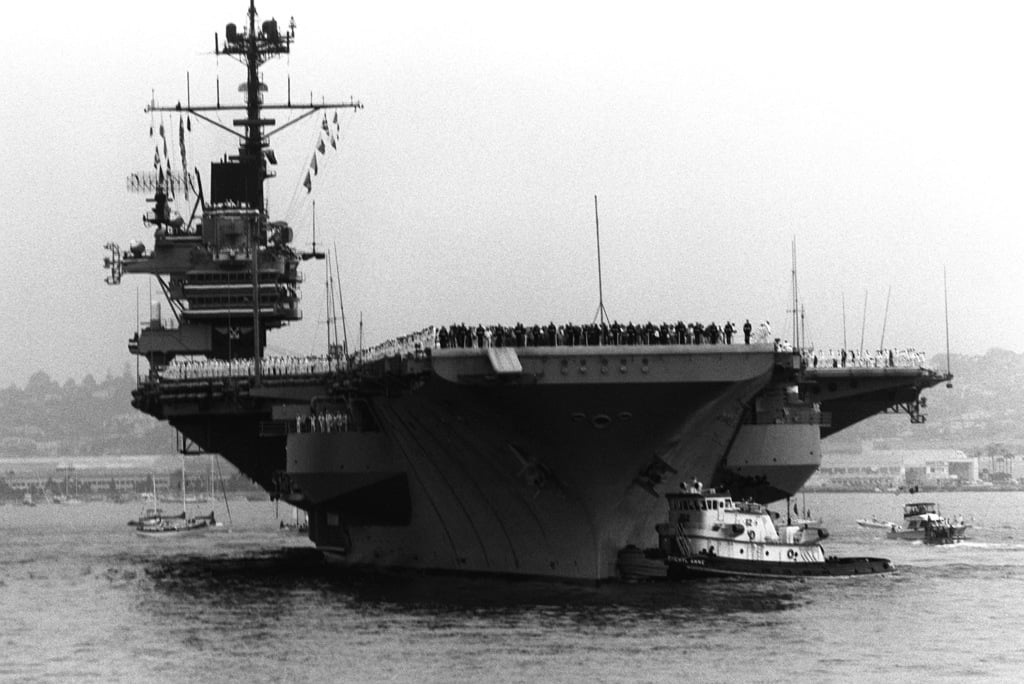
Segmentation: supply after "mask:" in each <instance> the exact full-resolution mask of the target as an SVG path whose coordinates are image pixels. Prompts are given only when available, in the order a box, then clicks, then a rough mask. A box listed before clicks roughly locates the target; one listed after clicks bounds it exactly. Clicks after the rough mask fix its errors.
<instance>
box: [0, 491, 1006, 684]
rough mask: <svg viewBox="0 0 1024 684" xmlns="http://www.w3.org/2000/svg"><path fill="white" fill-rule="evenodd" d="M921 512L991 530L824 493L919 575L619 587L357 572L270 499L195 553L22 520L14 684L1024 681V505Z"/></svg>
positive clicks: (10, 560)
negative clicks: (280, 522)
mask: <svg viewBox="0 0 1024 684" xmlns="http://www.w3.org/2000/svg"><path fill="white" fill-rule="evenodd" d="M913 498H914V499H915V500H935V501H938V502H939V504H940V505H941V507H942V510H943V512H945V513H947V514H950V513H952V514H956V513H963V514H964V516H965V517H966V518H967V519H968V521H971V519H972V518H973V522H974V525H975V527H974V528H972V530H971V531H970V536H971V539H970V540H969V541H967V542H964V543H962V544H958V545H955V546H939V547H936V546H925V545H922V544H919V543H909V542H899V541H890V540H886V539H885V536H884V530H872V529H862V528H860V527H858V526H857V525H856V524H855V520H856V519H857V518H862V517H870V516H871V515H872V514H874V515H877V516H878V517H879V518H885V519H897V518H898V516H899V515H900V510H901V506H902V503H904V502H906V501H909V500H910V499H908V498H907V495H901V496H895V495H893V494H817V495H808V497H807V506H808V507H809V508H810V509H811V511H812V512H813V513H814V515H815V516H824V517H825V521H826V525H827V526H828V527H829V529H830V531H831V532H832V536H831V537H830V538H829V539H828V540H827V541H826V551H827V552H828V553H830V554H834V555H872V556H884V557H888V558H892V559H893V560H894V561H895V562H896V564H897V566H898V567H899V573H898V574H896V575H891V576H884V577H868V578H863V577H862V578H820V579H808V580H804V581H781V580H767V581H738V580H705V581H692V582H688V583H681V584H667V585H666V584H662V585H603V586H599V587H591V586H586V587H581V586H572V585H562V584H551V583H542V582H526V581H521V582H514V581H496V580H484V579H465V578H461V579H456V578H439V577H422V576H420V577H400V576H388V577H367V576H348V575H339V574H337V573H336V572H333V571H331V570H330V569H329V568H326V567H325V566H323V565H322V563H321V562H320V561H319V557H318V555H317V554H316V553H315V552H314V551H312V550H311V548H310V544H309V542H308V540H305V539H304V538H302V537H301V536H300V535H294V534H289V533H282V532H280V531H279V530H278V529H277V521H276V519H275V518H274V508H273V504H270V503H263V502H260V503H254V502H238V503H233V504H232V508H231V512H232V515H233V518H234V525H233V528H232V531H231V532H227V533H211V534H208V535H206V536H201V537H190V538H174V539H147V538H142V537H139V536H137V535H136V534H134V532H133V531H132V530H131V529H130V528H128V527H127V526H126V525H125V523H126V521H127V520H129V519H130V518H132V517H134V516H135V515H136V514H137V513H138V511H139V506H137V505H128V504H125V505H116V504H100V503H92V504H83V505H80V506H38V507H35V508H28V507H21V506H4V507H0V679H3V680H17V681H33V680H37V681H38V680H42V681H57V680H67V679H74V680H76V681H89V680H100V681H109V680H149V681H229V680H232V681H268V680H275V681H277V680H285V679H291V680H298V681H310V680H312V681H325V680H331V681H351V682H372V681H401V682H420V681H446V682H448V681H474V682H477V681H545V682H547V681H554V682H560V681H565V682H583V681H587V682H589V681H679V680H691V679H693V680H699V681H724V680H731V679H735V678H743V679H745V680H752V681H768V680H771V681H778V680H783V679H784V680H791V681H808V680H815V681H822V680H824V681H835V680H849V679H853V678H857V679H859V680H868V681H881V680H890V681H892V680H896V681H903V680H909V679H911V678H920V677H921V676H922V675H924V676H926V677H927V678H928V679H929V680H931V681H934V680H948V681H954V680H956V681H960V680H963V679H965V678H969V679H984V680H1008V681H1009V680H1017V679H1018V678H1019V673H1020V672H1022V671H1024V650H1022V649H1020V644H1021V642H1022V637H1021V636H1020V633H1021V625H1022V624H1024V519H1022V516H1021V512H1022V506H1021V504H1022V502H1024V493H1016V492H994V493H965V494H933V495H915V496H914V497H913ZM218 517H219V518H220V517H223V516H221V515H220V511H218Z"/></svg>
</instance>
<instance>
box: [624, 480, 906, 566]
mask: <svg viewBox="0 0 1024 684" xmlns="http://www.w3.org/2000/svg"><path fill="white" fill-rule="evenodd" d="M666 498H667V499H668V507H669V519H668V522H665V523H661V524H659V525H658V526H657V531H658V539H659V546H658V548H657V549H650V550H647V551H642V550H640V549H638V548H636V547H628V548H626V549H624V550H623V551H622V552H620V554H619V570H620V573H621V575H622V577H623V578H624V579H654V578H669V579H675V578H681V577H686V576H723V575H724V576H742V577H803V576H815V575H871V574H878V573H886V572H892V571H894V570H895V569H896V568H895V566H894V565H893V564H892V562H891V561H889V560H888V559H885V558H862V557H849V558H837V557H835V556H826V555H825V550H824V549H823V548H822V546H821V544H820V543H819V541H820V540H821V539H824V538H825V537H827V536H828V532H826V531H825V530H824V529H821V528H817V529H815V528H808V527H807V526H805V525H792V524H785V525H778V526H776V523H775V521H774V520H773V518H772V514H771V513H770V512H769V511H768V509H767V508H765V507H764V506H762V505H761V504H757V503H753V502H746V501H733V499H732V497H731V496H730V495H729V494H728V493H725V492H716V491H715V490H714V489H708V490H705V489H701V488H699V487H697V488H691V489H690V490H689V491H686V492H683V493H679V494H668V495H667V497H666ZM812 531H813V534H812Z"/></svg>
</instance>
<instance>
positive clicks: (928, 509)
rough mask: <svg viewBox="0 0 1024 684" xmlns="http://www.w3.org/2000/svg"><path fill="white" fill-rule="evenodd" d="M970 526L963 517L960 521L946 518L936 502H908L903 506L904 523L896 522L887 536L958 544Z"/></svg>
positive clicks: (932, 542)
mask: <svg viewBox="0 0 1024 684" xmlns="http://www.w3.org/2000/svg"><path fill="white" fill-rule="evenodd" d="M968 527H970V525H965V524H964V522H963V518H962V517H961V518H960V520H958V521H953V520H951V519H946V518H944V517H943V516H942V514H940V513H939V505H938V504H936V503H931V502H920V503H908V504H904V506H903V524H902V525H895V524H894V525H893V526H892V528H891V529H890V530H889V533H888V534H887V535H886V536H887V537H888V538H889V539H903V540H909V541H922V542H924V543H925V544H956V543H957V542H960V541H963V540H964V539H966V538H967V528H968Z"/></svg>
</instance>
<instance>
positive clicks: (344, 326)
mask: <svg viewBox="0 0 1024 684" xmlns="http://www.w3.org/2000/svg"><path fill="white" fill-rule="evenodd" d="M338 261H339V260H338V243H334V272H335V275H336V276H337V280H338V306H339V307H340V308H341V332H342V334H343V335H344V338H343V344H344V345H345V346H344V353H345V357H346V358H347V357H348V324H347V323H346V322H345V299H344V297H342V294H341V267H340V266H339V265H338Z"/></svg>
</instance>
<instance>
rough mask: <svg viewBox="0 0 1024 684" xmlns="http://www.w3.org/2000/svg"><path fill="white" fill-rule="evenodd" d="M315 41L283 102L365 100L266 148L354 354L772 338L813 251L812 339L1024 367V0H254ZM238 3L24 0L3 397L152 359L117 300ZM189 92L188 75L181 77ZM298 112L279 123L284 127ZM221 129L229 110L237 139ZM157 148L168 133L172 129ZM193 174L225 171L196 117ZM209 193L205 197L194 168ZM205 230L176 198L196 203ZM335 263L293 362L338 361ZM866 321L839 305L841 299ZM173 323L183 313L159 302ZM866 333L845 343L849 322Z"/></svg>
mask: <svg viewBox="0 0 1024 684" xmlns="http://www.w3.org/2000/svg"><path fill="white" fill-rule="evenodd" d="M257 10H258V11H259V13H260V18H261V20H265V19H269V18H271V17H274V18H276V19H277V20H278V21H279V23H280V24H281V25H282V27H283V26H285V25H286V24H287V21H288V18H289V17H294V18H295V22H296V41H295V44H294V45H293V50H292V54H291V55H290V56H288V57H287V58H282V59H278V60H274V61H272V62H270V63H269V64H267V65H266V66H265V67H264V70H263V74H264V80H265V82H266V83H267V85H268V87H269V92H268V94H267V98H266V99H267V101H268V102H269V101H282V100H284V99H285V98H286V97H287V89H288V85H287V84H288V79H289V78H290V82H291V92H292V97H293V100H296V101H297V100H301V99H307V100H308V99H309V98H310V97H314V98H315V99H317V100H328V101H348V100H349V99H350V98H355V99H357V100H359V101H360V102H361V103H362V104H363V105H364V108H363V109H361V110H359V111H355V112H353V111H351V110H342V112H341V113H340V122H341V138H340V143H339V146H338V150H337V151H334V150H331V151H330V152H329V153H328V154H326V155H324V156H323V158H322V161H321V163H320V168H319V173H318V174H317V176H316V177H315V179H314V183H313V191H312V192H311V193H309V194H307V193H306V192H305V190H304V189H303V188H302V187H301V183H302V179H303V177H304V175H305V172H306V170H307V166H308V164H309V160H310V157H311V153H312V150H313V146H314V144H315V142H316V140H317V136H318V134H319V128H318V122H317V120H316V119H315V118H314V119H312V120H309V121H306V122H302V123H299V124H296V125H295V126H293V127H291V128H290V129H288V130H287V131H285V132H282V133H281V134H280V135H279V136H275V138H274V139H272V141H271V142H272V147H273V148H274V150H275V152H276V153H277V157H278V159H279V160H280V162H281V163H280V165H279V167H278V176H277V177H276V178H275V179H273V180H271V181H270V182H269V184H268V197H269V203H270V212H271V216H272V218H274V219H278V220H280V219H283V220H287V221H288V222H289V223H290V224H291V225H292V226H293V228H294V229H295V234H296V245H297V246H298V247H300V248H302V247H305V246H307V245H308V244H309V242H310V241H311V239H312V217H313V210H312V205H313V201H314V200H315V202H316V223H317V240H318V243H319V244H326V246H327V247H328V249H330V250H332V251H333V252H336V253H337V255H338V259H339V269H338V271H339V274H340V285H341V292H342V295H343V297H344V305H345V312H346V319H347V327H348V334H349V337H350V340H351V342H350V344H352V345H355V344H356V340H357V338H358V335H359V320H360V318H361V319H362V322H363V323H362V331H363V341H364V344H366V345H370V344H374V343H377V342H380V341H382V340H385V339H387V338H390V337H393V336H397V335H402V334H406V333H409V332H412V331H415V330H419V329H422V328H424V327H426V326H428V325H431V324H434V325H441V324H450V323H452V322H465V323H468V324H477V323H483V324H485V325H486V324H492V323H503V324H509V325H512V324H515V323H516V322H517V321H522V322H524V323H534V322H536V323H547V322H548V321H554V322H556V323H566V322H574V323H589V322H592V321H593V320H594V318H595V314H596V311H597V307H598V272H597V243H596V238H595V215H594V197H595V196H597V197H598V205H599V216H600V236H601V262H602V281H603V291H604V305H605V309H606V310H607V312H608V314H609V316H611V317H612V318H614V319H617V320H619V321H623V322H625V321H628V320H632V321H634V322H639V321H643V322H646V321H648V320H651V321H655V322H660V321H676V320H684V321H701V322H703V323H705V324H706V323H708V322H711V321H715V322H717V323H719V324H722V323H724V322H725V321H726V320H731V321H734V322H737V323H740V324H742V322H743V321H744V320H746V319H750V320H751V321H752V322H753V323H755V324H756V323H758V322H760V321H762V320H769V321H771V324H772V328H773V330H774V331H775V333H776V335H778V336H780V337H784V338H787V339H791V338H792V316H791V314H790V313H789V312H788V310H789V309H790V308H791V306H792V268H793V256H792V255H793V244H794V241H795V244H796V253H797V278H798V285H799V293H800V301H801V306H802V308H803V310H804V312H805V318H804V330H805V333H806V334H805V336H804V340H805V342H807V343H810V344H814V345H815V346H816V347H818V348H822V349H828V348H832V347H836V348H838V347H841V346H843V344H844V337H845V340H846V342H845V343H846V345H847V346H849V347H853V348H856V347H859V346H860V345H861V340H862V339H863V340H864V341H863V345H864V347H866V348H876V347H878V346H879V345H884V346H886V347H913V348H915V349H920V350H924V351H926V352H927V353H929V354H935V353H942V352H944V351H945V346H946V336H945V316H944V303H943V302H944V287H943V283H944V273H945V279H946V283H947V287H948V301H949V305H948V313H949V333H950V335H949V343H950V346H951V350H952V351H953V353H967V354H981V353H984V352H985V351H986V350H988V349H989V348H991V347H1000V348H1005V349H1010V350H1013V351H1017V352H1020V351H1024V316H1022V315H1021V309H1022V307H1021V297H1020V294H1019V293H1021V292H1022V291H1024V269H1021V267H1020V265H1019V262H1020V255H1021V251H1022V250H1021V246H1022V242H1024V238H1022V237H1021V234H1020V230H1021V226H1022V224H1024V220H1022V219H1024V203H1022V202H1021V201H1020V190H1019V189H1020V187H1021V186H1022V184H1024V128H1022V127H1021V125H1020V122H1021V121H1024V95H1022V92H1024V90H1022V88H1021V83H1022V78H1021V69H1022V67H1024V42H1022V41H1020V40H1019V36H1018V27H1019V26H1020V25H1021V19H1022V16H1021V15H1022V14H1024V8H1018V7H1017V6H1016V5H1014V4H1013V3H1005V4H997V3H993V4H981V5H966V4H963V3H951V2H950V3H947V2H904V3H883V2H857V3H818V2H787V3H747V2H735V3H707V2H694V3H689V2H674V3H659V2H653V3H639V4H631V5H630V6H628V7H627V6H626V5H625V4H624V3H621V2H616V3H611V2H609V3H604V2H587V3H582V2H572V1H570V2H533V1H532V0H526V1H525V2H518V3H513V4H508V3H500V4H499V3H481V2H474V3H468V2H467V3H462V2H447V1H445V0H439V1H438V2H432V3H408V2H381V3H319V2H317V3H314V2H285V1H283V0H272V1H271V0H267V1H260V2H258V3H257ZM245 11H246V3H244V2H227V1H223V0H218V2H208V1H206V2H195V1H192V0H179V2H176V3H172V4H167V3H163V4H160V5H153V4H152V3H132V4H125V5H123V6H119V7H118V8H117V11H116V12H113V11H104V10H102V9H100V8H97V7H96V6H90V4H88V3H74V4H72V3H17V4H16V5H15V6H14V8H13V15H12V10H11V8H9V9H8V10H7V12H6V15H5V16H6V18H7V25H8V26H9V27H10V30H8V31H7V32H6V35H5V40H4V41H2V42H0V64H3V67H2V69H0V74H2V76H3V78H2V81H0V83H2V89H3V91H4V102H5V106H4V107H3V108H0V148H2V150H3V154H4V158H3V163H2V164H0V175H2V178H0V180H2V182H0V216H2V217H3V219H4V221H5V225H6V228H7V230H6V239H5V241H4V242H5V246H6V251H7V258H5V259H4V266H3V267H2V268H0V340H2V341H3V349H4V353H3V355H2V356H0V386H8V385H9V384H11V383H14V384H18V385H23V384H24V383H25V381H26V380H27V379H28V377H29V376H30V375H32V374H33V373H34V372H36V371H38V370H43V371H45V372H46V373H48V374H49V375H50V376H51V377H52V378H54V379H56V380H58V381H61V382H63V381H65V380H67V379H69V378H70V379H75V380H80V379H81V378H82V377H84V376H85V375H86V374H93V375H94V376H96V377H103V376H105V375H106V374H108V373H114V374H120V373H121V372H122V371H123V369H124V368H125V365H126V364H130V365H131V367H133V368H134V363H135V362H134V358H133V357H132V356H131V355H130V354H129V353H128V351H127V340H128V338H129V337H130V336H131V335H132V334H133V333H134V331H135V329H136V323H137V319H138V314H137V312H139V311H141V312H142V314H141V315H142V317H143V318H145V317H146V313H147V310H148V308H149V307H148V302H149V301H150V299H151V298H156V297H155V295H154V294H153V293H154V292H158V288H157V287H156V286H155V285H154V284H152V283H151V282H150V281H149V280H148V279H146V278H144V277H142V276H136V277H126V278H125V279H124V280H123V281H122V283H121V284H120V285H119V286H108V285H106V284H105V283H104V281H103V278H104V275H105V273H104V270H103V265H102V260H103V256H104V250H103V246H104V244H105V243H106V242H108V241H114V242H117V243H119V244H120V245H121V246H122V247H125V246H127V244H128V243H129V241H131V240H132V239H137V240H141V241H143V242H144V243H146V244H147V245H150V246H151V245H152V229H151V228H147V227H145V226H144V225H143V224H142V222H141V217H142V214H143V212H144V211H145V210H146V207H147V205H146V202H145V196H144V195H138V194H131V193H129V192H127V191H126V187H125V178H126V177H127V176H128V175H129V174H130V173H133V172H138V171H145V170H148V169H149V168H150V165H151V160H152V157H153V147H154V139H153V138H151V137H150V135H149V130H150V126H151V125H154V126H155V127H157V128H158V127H159V124H160V119H159V117H153V116H151V115H149V114H146V113H145V112H144V107H145V105H146V104H147V103H148V102H149V101H150V99H151V98H154V99H155V100H156V101H157V102H158V103H160V104H168V105H170V104H174V103H175V102H178V101H185V100H186V96H187V94H186V83H189V88H188V94H190V95H191V100H192V102H193V104H200V103H211V102H212V101H214V100H215V97H216V92H217V79H218V77H219V82H220V93H221V97H222V100H223V101H224V102H225V103H228V102H237V101H238V100H237V98H238V93H237V92H236V87H237V84H238V83H240V82H241V81H242V80H243V79H244V74H243V71H242V68H241V67H240V66H239V65H238V64H237V63H236V62H234V61H232V60H230V59H228V58H226V57H223V56H221V57H216V56H215V55H214V54H213V45H214V35H213V34H214V33H215V32H216V33H219V34H220V35H221V37H223V34H224V25H225V24H226V23H228V22H234V23H237V24H239V25H241V24H243V23H244V21H245ZM186 74H188V76H187V77H186ZM277 117H278V119H279V123H280V122H281V121H282V120H283V119H282V116H281V115H280V114H278V115H277ZM230 118H231V115H230V114H226V115H224V116H222V120H228V119H230ZM164 123H165V125H166V126H167V128H168V131H170V132H172V134H173V132H174V131H176V130H177V120H176V119H174V118H173V117H167V118H166V119H165V120H164ZM192 123H193V126H192V129H193V130H192V133H191V134H190V135H189V139H188V150H189V158H190V165H198V166H199V168H200V170H201V172H202V173H203V174H204V176H208V173H209V166H208V164H209V162H210V161H211V160H212V159H214V158H216V157H219V156H220V155H222V154H224V153H225V152H232V151H233V147H234V144H235V143H234V142H233V141H232V140H231V139H230V138H229V137H228V136H226V135H225V134H223V133H220V132H218V131H216V130H215V129H212V128H209V127H205V128H204V127H201V126H199V125H198V122H196V121H193V122H192ZM203 180H204V181H206V182H207V184H208V177H204V179H203ZM182 210H183V211H185V210H184V209H182ZM324 275H325V274H324V266H323V262H315V263H314V262H308V263H307V265H306V266H305V278H306V282H305V285H304V290H303V302H302V306H303V311H304V318H303V320H302V321H301V322H300V323H298V324H294V325H292V326H290V327H289V328H287V329H286V330H283V331H277V332H276V333H271V338H270V344H269V346H270V350H271V351H274V352H294V353H301V354H307V353H317V352H320V351H322V350H323V349H324V346H325V344H326V332H325V324H324V322H325V319H326V313H325V311H326V306H325V297H324V287H323V282H324ZM844 303H845V306H844ZM166 313H167V310H166V306H165V314H166ZM844 327H845V331H844Z"/></svg>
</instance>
